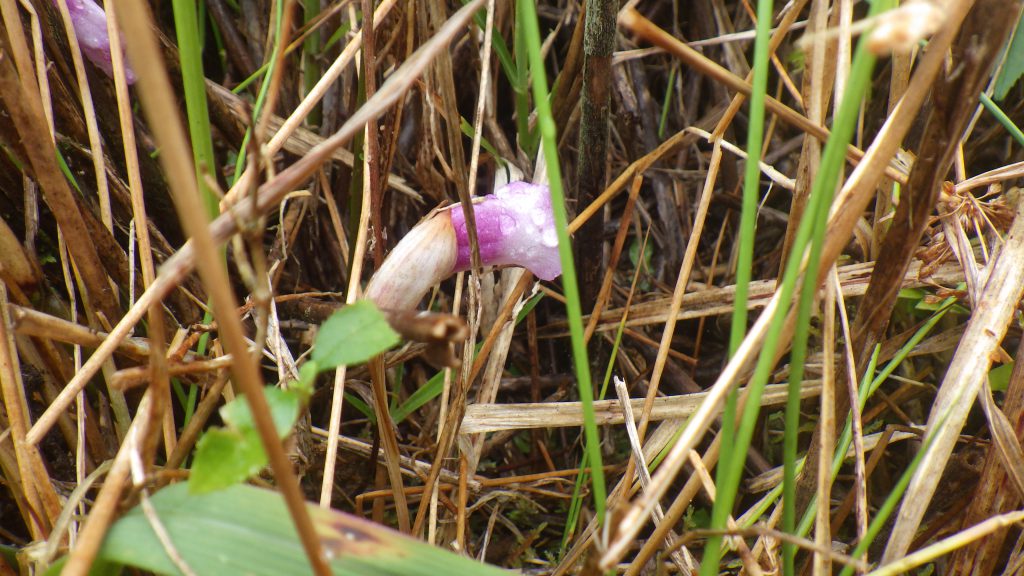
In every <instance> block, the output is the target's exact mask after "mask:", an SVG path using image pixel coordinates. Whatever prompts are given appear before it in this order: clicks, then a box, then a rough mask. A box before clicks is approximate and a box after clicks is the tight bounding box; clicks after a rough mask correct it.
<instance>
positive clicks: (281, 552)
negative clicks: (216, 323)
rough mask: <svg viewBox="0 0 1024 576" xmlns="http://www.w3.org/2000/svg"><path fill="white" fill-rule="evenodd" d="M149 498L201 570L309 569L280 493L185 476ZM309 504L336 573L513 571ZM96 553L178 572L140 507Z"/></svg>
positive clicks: (272, 573)
mask: <svg viewBox="0 0 1024 576" xmlns="http://www.w3.org/2000/svg"><path fill="white" fill-rule="evenodd" d="M150 502H151V503H152V505H153V508H154V509H155V511H156V516H157V517H158V518H159V520H160V522H161V524H163V526H164V528H165V529H166V530H167V534H168V537H169V539H170V542H171V544H172V545H173V547H174V550H175V551H176V552H177V554H178V556H179V557H180V558H181V559H182V560H183V561H184V562H185V563H186V564H187V565H188V566H189V568H191V570H192V571H193V572H195V573H196V574H197V575H200V576H204V575H218V576H219V575H222V574H248V575H253V576H287V575H290V574H310V573H311V568H310V566H309V563H308V561H307V560H306V555H305V552H304V551H303V548H302V544H301V543H300V541H299V539H298V536H297V535H296V532H295V527H294V524H293V523H292V520H291V517H290V516H289V514H288V511H287V509H286V508H285V504H284V501H283V500H282V498H281V496H280V495H279V494H278V493H276V492H271V491H269V490H263V489H260V488H255V487H252V486H247V485H237V486H233V487H231V488H228V489H227V490H223V491H220V492H216V493H213V494H199V495H197V494H193V493H190V492H189V489H188V483H185V482H183V483H180V484H176V485H174V486H170V487H167V488H165V489H163V490H161V491H160V492H158V493H157V494H156V495H154V496H153V497H152V498H151V499H150ZM307 510H308V511H309V514H310V516H311V518H312V520H313V524H314V528H315V530H316V532H317V534H319V536H320V542H321V545H322V546H323V549H324V552H325V554H326V555H327V556H328V558H329V562H330V567H331V570H332V572H333V573H334V574H339V575H341V574H344V575H346V576H435V575H437V574H443V575H445V576H469V575H472V576H497V575H501V574H509V573H508V572H505V571H503V570H499V569H497V568H494V567H492V566H488V565H486V564H480V563H478V562H475V561H473V560H471V559H469V558H465V557H463V556H459V555H456V554H453V553H451V552H448V551H446V550H442V549H440V548H435V547H432V546H430V545H428V544H426V543H424V542H421V541H419V540H414V539H412V538H409V537H407V536H403V535H401V534H399V533H397V532H395V531H393V530H390V529H388V528H385V527H383V526H380V525H379V524H374V523H372V522H369V521H367V520H363V519H361V518H357V517H355V516H351V515H349V514H343V513H341V512H337V511H334V510H324V509H322V508H320V507H317V506H314V505H312V504H307ZM99 559H100V560H105V561H110V562H116V563H119V564H124V565H128V566H133V567H135V568H138V569H141V570H146V571H152V572H155V573H157V574H180V572H179V571H178V568H177V567H176V566H175V565H174V564H173V563H172V562H171V560H170V558H169V557H168V556H167V552H166V551H165V547H164V546H163V545H162V544H161V543H160V541H159V540H157V538H156V535H155V534H154V532H153V529H152V527H151V526H150V522H149V520H147V519H146V517H145V516H143V514H142V511H141V509H140V508H139V507H138V506H136V507H135V508H133V509H132V510H130V511H129V512H128V513H127V514H125V515H124V516H123V517H122V518H121V519H120V520H118V521H117V522H116V523H115V524H114V525H113V526H112V527H111V529H110V532H109V533H108V534H107V538H106V540H105V541H104V543H103V547H102V548H101V549H100V552H99Z"/></svg>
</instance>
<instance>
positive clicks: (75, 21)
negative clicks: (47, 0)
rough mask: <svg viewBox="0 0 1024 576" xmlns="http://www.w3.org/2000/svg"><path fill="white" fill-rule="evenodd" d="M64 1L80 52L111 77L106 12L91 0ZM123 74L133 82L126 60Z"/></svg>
mask: <svg viewBox="0 0 1024 576" xmlns="http://www.w3.org/2000/svg"><path fill="white" fill-rule="evenodd" d="M66 2H67V5H68V14H70V15H71V24H72V26H74V28H75V35H76V36H77V37H78V46H79V47H80V48H81V49H82V54H83V55H84V56H85V57H86V58H88V59H89V61H90V62H92V63H93V64H95V65H96V67H97V68H99V69H100V70H103V71H104V72H106V74H107V76H111V77H113V76H114V66H113V64H112V63H111V61H110V36H109V35H108V34H107V13H106V12H104V11H103V8H101V7H100V6H99V5H98V4H96V3H95V2H93V0H66ZM56 3H57V0H54V4H55V5H56ZM124 76H125V80H127V81H128V83H129V84H133V83H134V82H135V72H134V71H133V70H132V69H131V66H129V65H128V63H127V61H126V62H125V66H124Z"/></svg>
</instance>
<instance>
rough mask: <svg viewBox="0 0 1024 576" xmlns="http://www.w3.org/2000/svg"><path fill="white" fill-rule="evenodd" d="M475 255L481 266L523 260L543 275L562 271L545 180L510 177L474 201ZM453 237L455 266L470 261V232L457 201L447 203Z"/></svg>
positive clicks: (516, 263)
mask: <svg viewBox="0 0 1024 576" xmlns="http://www.w3.org/2000/svg"><path fill="white" fill-rule="evenodd" d="M473 208H474V213H475V216H476V231H477V240H478V241H479V244H480V260H481V263H482V264H483V265H484V266H500V265H512V266H522V267H523V268H526V269H528V270H529V271H530V272H533V273H534V274H535V275H536V276H537V277H538V278H540V279H542V280H553V279H555V278H557V277H558V276H559V275H560V274H561V273H562V262H561V260H560V259H559V257H558V235H557V233H556V232H555V217H554V213H552V211H551V193H550V191H549V190H548V187H547V186H543V185H534V184H529V183H526V182H510V183H509V184H507V185H505V186H503V187H502V188H499V189H498V190H497V191H496V192H495V193H494V194H491V195H488V196H484V198H483V200H481V201H479V202H474V203H473ZM450 213H451V219H452V226H453V227H454V228H455V237H456V239H457V240H458V257H457V259H456V262H455V271H456V272H458V271H461V270H468V269H469V267H470V248H469V233H468V231H467V230H466V218H465V215H464V214H463V212H462V207H461V206H454V207H452V208H451V212H450Z"/></svg>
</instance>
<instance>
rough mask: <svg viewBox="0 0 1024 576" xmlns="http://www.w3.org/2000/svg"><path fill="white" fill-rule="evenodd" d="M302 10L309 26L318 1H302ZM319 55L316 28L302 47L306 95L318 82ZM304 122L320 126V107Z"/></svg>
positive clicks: (318, 31)
mask: <svg viewBox="0 0 1024 576" xmlns="http://www.w3.org/2000/svg"><path fill="white" fill-rule="evenodd" d="M302 8H303V12H304V16H305V22H306V25H309V23H310V22H312V21H313V20H315V19H316V17H317V16H318V15H319V14H320V0H303V2H302ZM319 53H320V29H319V28H316V29H314V30H313V31H312V32H310V34H309V36H307V37H306V41H305V42H304V43H303V46H302V83H303V86H304V88H305V90H306V94H309V92H310V90H312V89H313V86H316V83H317V82H318V81H319V80H320V63H319V62H318V61H317V57H318V56H319ZM306 120H307V122H308V123H309V124H311V125H314V126H315V125H317V124H320V107H319V106H316V107H314V108H313V110H312V111H310V113H309V116H307V117H306Z"/></svg>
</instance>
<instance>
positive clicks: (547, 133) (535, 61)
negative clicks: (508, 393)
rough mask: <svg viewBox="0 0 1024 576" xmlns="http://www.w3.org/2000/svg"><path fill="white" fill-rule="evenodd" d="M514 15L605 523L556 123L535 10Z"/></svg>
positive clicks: (523, 8)
mask: <svg viewBox="0 0 1024 576" xmlns="http://www.w3.org/2000/svg"><path fill="white" fill-rule="evenodd" d="M518 8H519V12H518V14H519V17H518V18H517V19H516V23H517V25H518V27H519V28H521V29H522V33H523V36H524V40H525V44H526V46H525V48H526V50H527V53H528V57H529V61H530V73H531V75H532V80H533V99H534V103H535V105H536V107H537V124H538V126H539V128H540V136H541V143H542V145H543V146H544V159H545V162H546V163H547V170H548V185H549V187H550V188H551V205H552V208H553V211H554V213H555V227H556V228H557V230H558V254H559V256H560V257H561V260H562V287H563V288H564V292H565V300H566V305H565V308H566V313H567V316H568V319H569V332H570V336H571V340H572V351H573V354H572V356H573V362H574V364H575V367H576V380H577V384H578V385H579V395H580V402H581V403H582V404H583V422H584V424H583V432H584V436H585V437H586V443H587V446H586V449H587V453H588V454H589V459H590V462H591V465H592V468H593V472H592V474H591V484H592V487H593V491H594V508H595V510H596V512H597V519H598V522H599V523H600V524H602V525H603V524H604V520H605V498H606V490H605V483H604V472H603V470H602V463H601V445H600V442H601V440H600V437H599V436H598V434H597V422H596V420H595V418H594V389H593V387H592V384H591V381H590V361H589V359H588V357H587V346H586V343H585V342H584V339H583V313H582V310H581V308H580V297H579V288H578V286H577V282H576V268H575V265H574V263H573V256H572V246H571V245H570V243H569V231H568V215H567V214H566V209H565V194H564V193H563V191H562V172H561V168H560V166H559V164H558V147H557V146H558V145H557V140H556V134H555V130H556V129H555V120H554V118H552V116H551V104H550V103H549V102H548V81H547V76H546V74H545V73H544V61H543V59H542V56H541V53H540V45H541V38H540V26H539V24H538V23H537V9H536V7H535V6H534V5H533V0H520V1H519V3H518Z"/></svg>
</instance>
